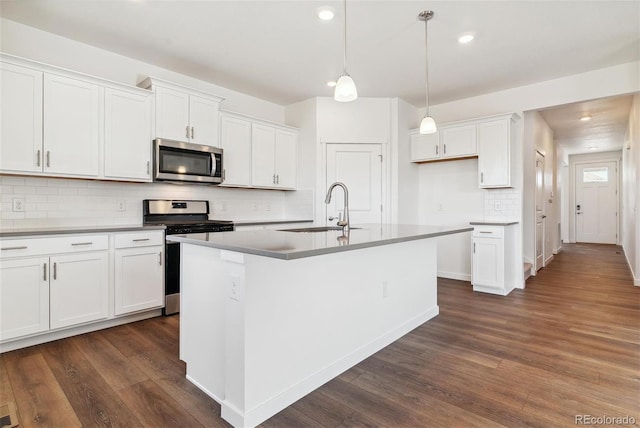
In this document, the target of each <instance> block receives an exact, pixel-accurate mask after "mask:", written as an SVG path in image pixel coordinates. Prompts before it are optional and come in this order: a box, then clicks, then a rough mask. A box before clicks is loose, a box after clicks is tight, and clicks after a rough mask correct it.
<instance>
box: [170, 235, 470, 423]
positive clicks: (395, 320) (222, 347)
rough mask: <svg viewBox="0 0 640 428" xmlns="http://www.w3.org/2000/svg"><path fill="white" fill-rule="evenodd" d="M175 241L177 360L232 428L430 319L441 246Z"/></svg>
mask: <svg viewBox="0 0 640 428" xmlns="http://www.w3.org/2000/svg"><path fill="white" fill-rule="evenodd" d="M359 227H360V228H352V229H351V230H350V231H349V233H348V234H347V236H345V235H344V234H343V233H342V231H341V230H330V231H322V232H317V231H315V232H292V231H276V230H259V231H246V232H223V233H212V234H206V233H204V234H189V235H173V236H169V237H167V240H170V241H176V242H180V243H182V245H181V255H182V257H181V260H182V262H181V263H182V269H181V274H182V288H181V293H182V294H181V299H182V301H181V315H180V359H182V360H183V361H185V362H186V364H187V378H188V379H189V380H190V381H191V382H193V383H194V384H195V385H197V386H198V387H199V388H200V389H202V390H203V391H204V392H205V393H207V394H208V395H209V396H211V397H212V398H213V399H214V400H216V401H217V402H219V403H220V404H221V407H222V410H221V413H222V417H223V418H224V419H225V420H227V421H228V422H229V423H231V424H232V425H233V426H235V427H247V426H255V425H258V424H259V423H261V422H263V421H264V420H266V419H268V418H270V417H271V416H273V415H275V414H276V413H278V412H279V411H280V410H282V409H284V408H285V407H287V406H289V405H290V404H292V403H293V402H295V401H296V400H298V399H300V398H301V397H303V396H305V395H306V394H308V393H310V392H311V391H313V390H314V389H316V388H318V387H319V386H321V385H322V384H324V383H325V382H327V381H329V380H331V379H333V378H334V377H336V376H337V375H339V374H340V373H342V372H343V371H345V370H347V369H349V368H350V367H353V366H354V365H356V364H357V363H358V362H360V361H362V360H363V359H365V358H367V357H368V356H370V355H372V354H373V353H375V352H377V351H379V350H380V349H382V348H384V347H385V346H387V345H389V344H390V343H392V342H393V341H395V340H397V339H398V338H400V337H401V336H403V335H405V334H406V333H408V332H409V331H411V330H413V329H414V328H416V327H417V326H419V325H421V324H422V323H424V322H426V321H428V320H429V319H431V318H433V317H434V316H436V315H437V314H438V304H437V287H436V281H437V277H436V274H437V267H436V254H437V244H436V240H435V239H430V238H434V237H437V236H442V235H447V234H454V233H464V232H469V231H471V230H472V228H471V227H468V226H460V227H437V226H415V225H388V226H381V225H361V226H359Z"/></svg>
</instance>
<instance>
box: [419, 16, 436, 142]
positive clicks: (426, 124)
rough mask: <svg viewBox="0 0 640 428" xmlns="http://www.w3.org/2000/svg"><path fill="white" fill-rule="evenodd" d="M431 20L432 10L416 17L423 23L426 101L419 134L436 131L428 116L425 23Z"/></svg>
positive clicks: (427, 50)
mask: <svg viewBox="0 0 640 428" xmlns="http://www.w3.org/2000/svg"><path fill="white" fill-rule="evenodd" d="M431 18H433V11H432V10H425V11H423V12H420V14H419V15H418V19H419V20H420V21H424V45H425V58H426V61H425V65H426V67H425V92H426V101H427V111H426V113H425V115H424V118H423V119H422V122H420V133H421V134H433V133H434V132H436V131H437V130H438V128H437V127H436V121H435V120H433V118H432V117H431V116H429V44H428V43H427V42H428V38H427V22H428V21H429V20H430V19H431Z"/></svg>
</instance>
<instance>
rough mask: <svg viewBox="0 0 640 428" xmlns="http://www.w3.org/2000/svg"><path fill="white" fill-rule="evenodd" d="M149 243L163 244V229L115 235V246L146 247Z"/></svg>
mask: <svg viewBox="0 0 640 428" xmlns="http://www.w3.org/2000/svg"><path fill="white" fill-rule="evenodd" d="M151 245H164V232H163V231H159V230H155V231H148V232H131V233H118V234H117V235H116V240H115V247H116V248H135V247H148V246H151Z"/></svg>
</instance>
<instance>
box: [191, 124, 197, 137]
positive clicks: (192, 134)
mask: <svg viewBox="0 0 640 428" xmlns="http://www.w3.org/2000/svg"><path fill="white" fill-rule="evenodd" d="M194 138H196V134H195V132H194V131H193V126H192V127H191V139H192V140H193V139H194Z"/></svg>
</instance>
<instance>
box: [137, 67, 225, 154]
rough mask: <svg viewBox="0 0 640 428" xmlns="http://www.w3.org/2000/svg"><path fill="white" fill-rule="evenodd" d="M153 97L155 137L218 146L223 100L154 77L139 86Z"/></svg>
mask: <svg viewBox="0 0 640 428" xmlns="http://www.w3.org/2000/svg"><path fill="white" fill-rule="evenodd" d="M140 86H141V87H143V88H146V89H153V92H154V93H155V135H154V136H155V137H156V138H165V139H169V140H176V141H184V142H186V143H194V144H202V145H205V146H215V147H218V146H219V142H218V113H219V109H220V102H222V101H223V100H224V98H221V97H218V96H216V95H212V94H207V93H205V92H201V91H198V90H196V89H191V88H187V87H184V86H181V85H177V84H175V83H171V82H167V81H165V80H162V79H158V78H155V77H148V78H146V79H145V80H144V81H142V82H141V83H140Z"/></svg>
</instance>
